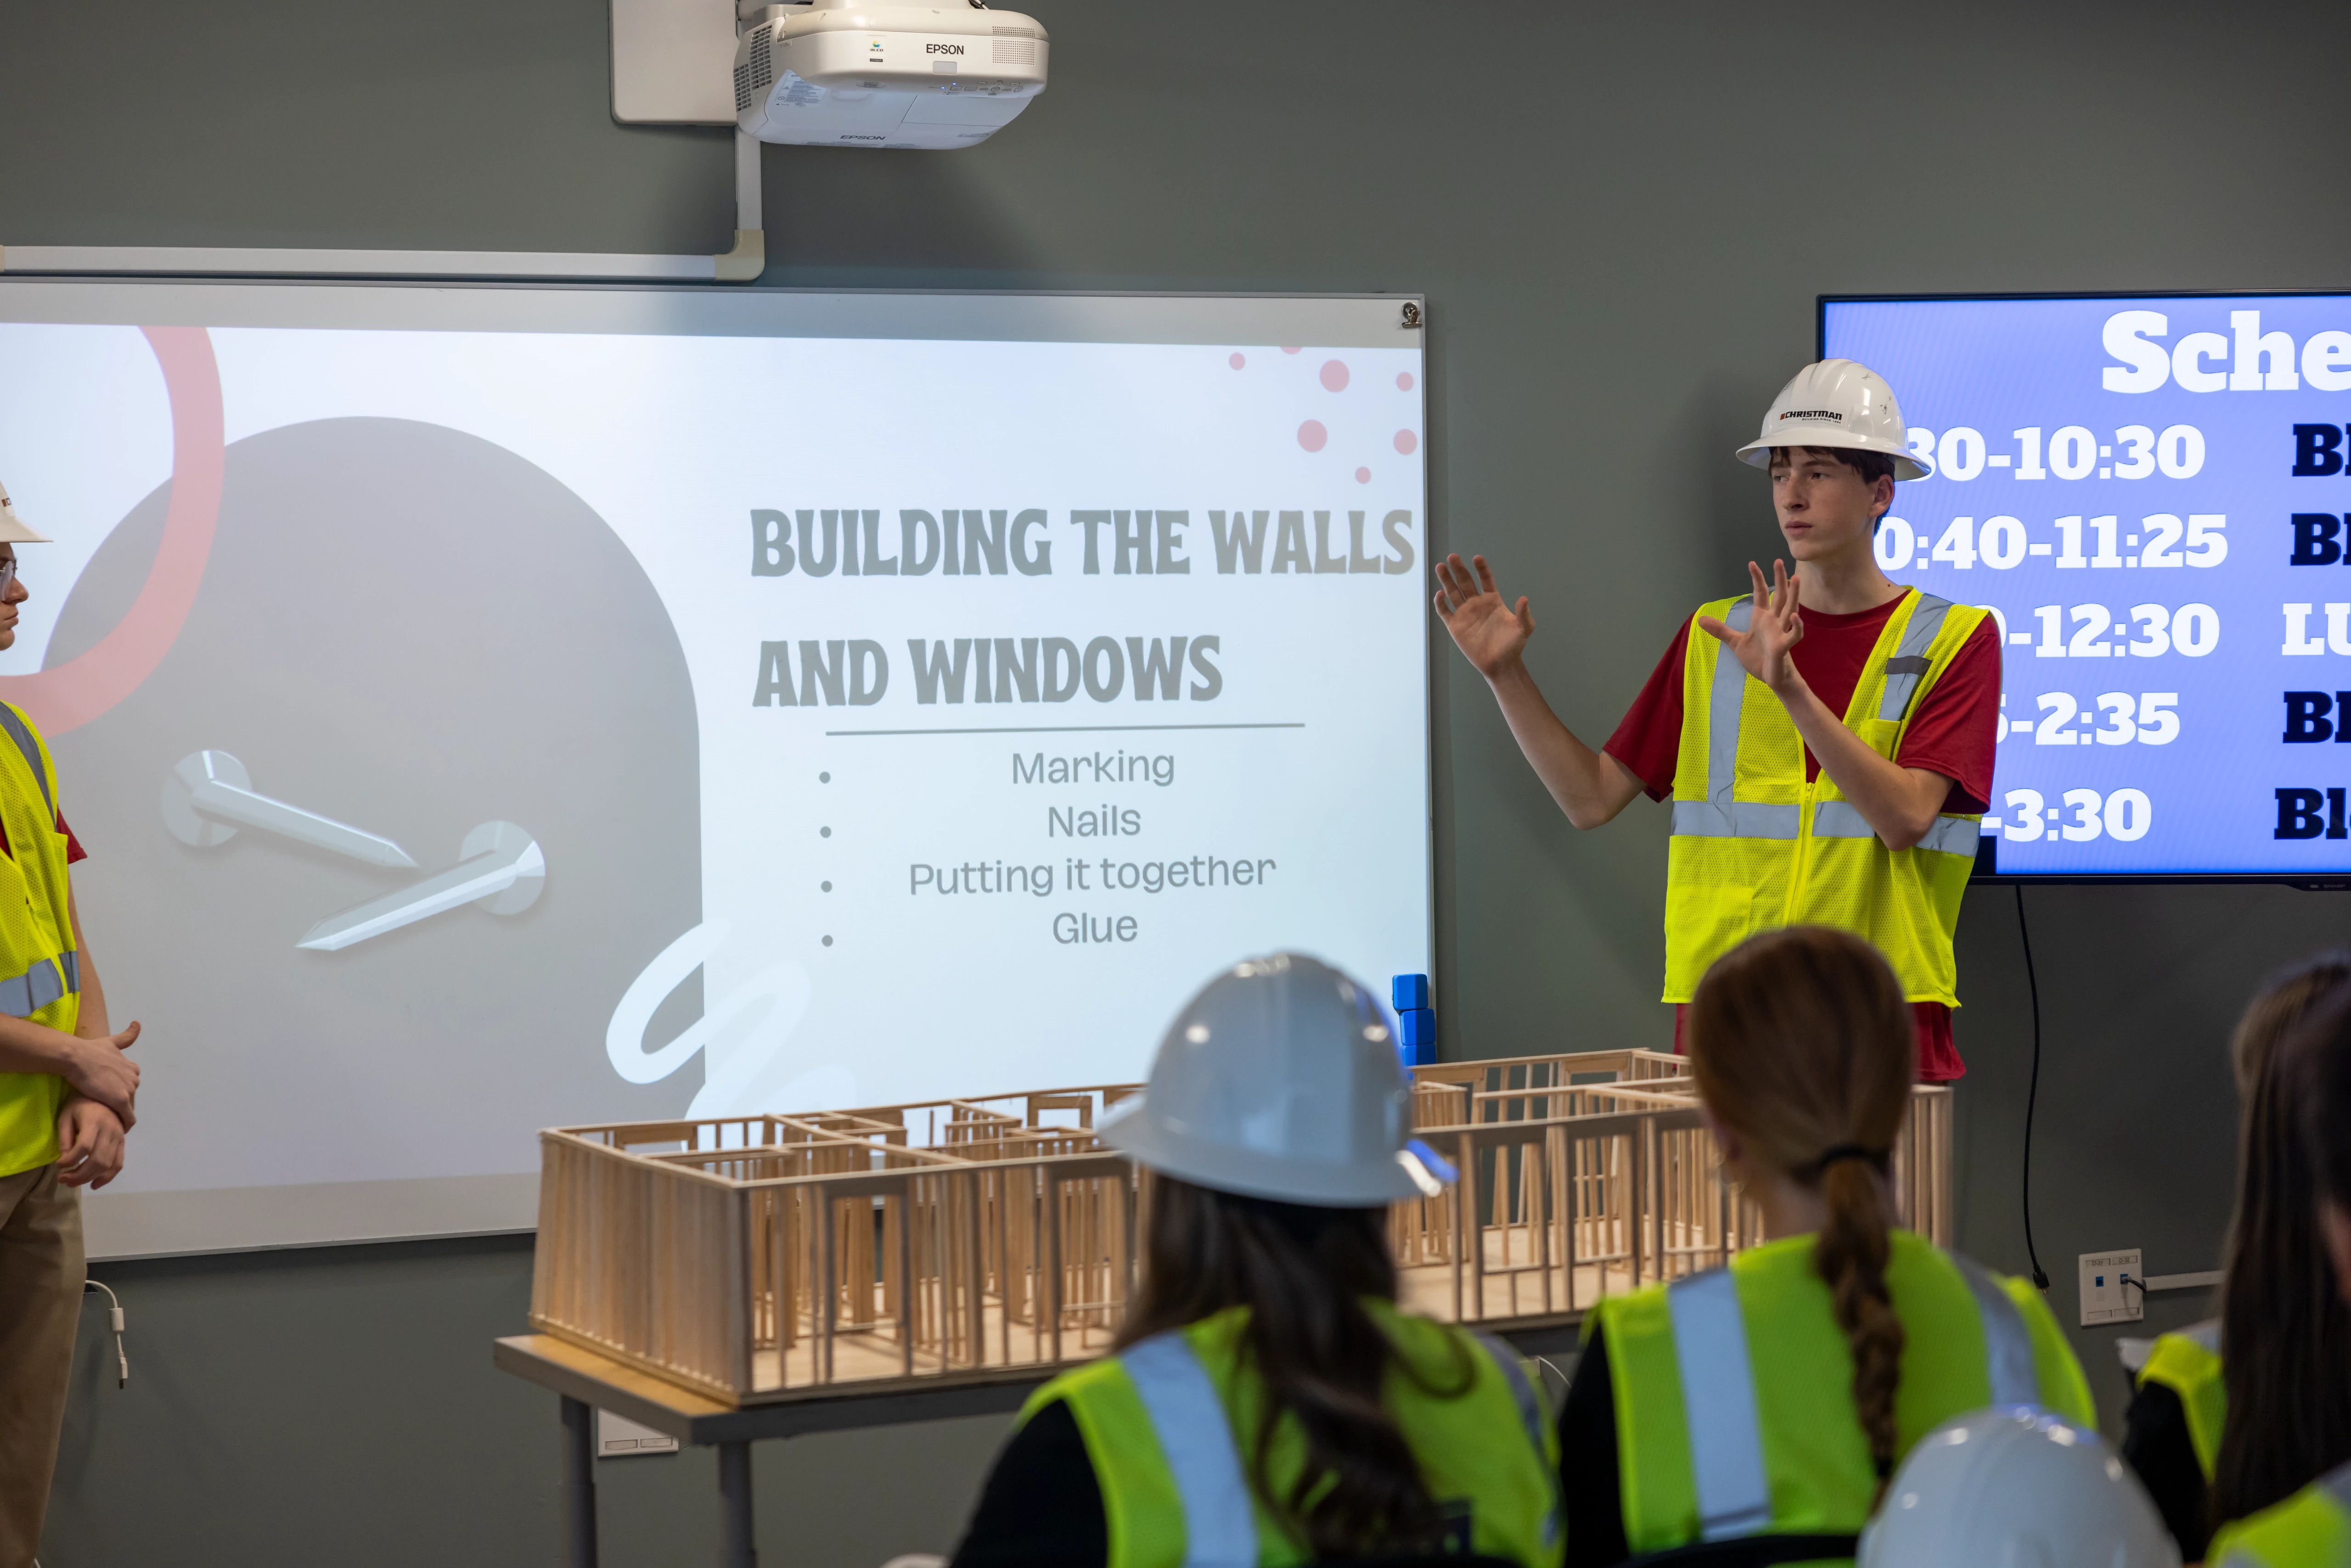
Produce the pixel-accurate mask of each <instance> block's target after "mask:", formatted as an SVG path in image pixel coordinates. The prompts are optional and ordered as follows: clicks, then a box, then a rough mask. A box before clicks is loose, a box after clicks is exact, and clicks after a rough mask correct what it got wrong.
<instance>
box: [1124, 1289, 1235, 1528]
mask: <svg viewBox="0 0 2351 1568" xmlns="http://www.w3.org/2000/svg"><path fill="white" fill-rule="evenodd" d="M1118 1359H1119V1364H1120V1365H1122V1366H1123V1367H1124V1368H1125V1369H1126V1375H1127V1378H1128V1380H1129V1381H1131V1382H1132V1383H1134V1391H1135V1392H1136V1393H1137V1394H1139V1395H1141V1396H1143V1408H1144V1411H1145V1412H1146V1413H1147V1414H1148V1415H1149V1416H1151V1427H1152V1430H1153V1431H1155V1432H1156V1433H1157V1434H1158V1436H1159V1450H1160V1452H1161V1453H1163V1454H1165V1456H1166V1458H1167V1469H1169V1470H1170V1471H1171V1472H1172V1473H1173V1474H1174V1475H1175V1491H1176V1495H1177V1496H1179V1497H1180V1498H1182V1499H1183V1501H1184V1568H1216V1565H1222V1568H1232V1565H1233V1564H1236V1563H1255V1562H1256V1561H1257V1516H1256V1514H1255V1512H1254V1511H1252V1510H1251V1508H1250V1506H1249V1482H1248V1480H1247V1479H1245V1478H1244V1477H1243V1476H1242V1474H1241V1456H1240V1450H1239V1448H1237V1447H1235V1446H1234V1443H1233V1430H1232V1423H1231V1422H1229V1421H1228V1420H1227V1419H1226V1418H1225V1407H1224V1405H1223V1404H1222V1403H1221V1402H1220V1401H1219V1400H1218V1399H1217V1385H1216V1384H1215V1383H1214V1382H1213V1381H1212V1380H1211V1379H1210V1378H1209V1376H1208V1372H1207V1368H1206V1367H1204V1366H1202V1365H1201V1364H1200V1358H1199V1357H1198V1356H1197V1355H1195V1354H1193V1353H1192V1346H1191V1343H1190V1342H1189V1341H1187V1340H1186V1339H1185V1337H1184V1334H1183V1332H1182V1331H1181V1330H1170V1331H1169V1332H1168V1333H1162V1334H1154V1335H1153V1336H1152V1337H1151V1338H1149V1339H1147V1340H1144V1342H1143V1343H1140V1344H1136V1345H1134V1346H1131V1347H1129V1348H1128V1349H1127V1350H1125V1351H1124V1352H1123V1353H1121V1354H1120V1355H1119V1358H1118Z"/></svg>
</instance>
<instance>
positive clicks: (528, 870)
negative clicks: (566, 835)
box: [296, 822, 547, 953]
mask: <svg viewBox="0 0 2351 1568" xmlns="http://www.w3.org/2000/svg"><path fill="white" fill-rule="evenodd" d="M457 853H458V855H459V857H460V859H459V861H458V863H457V864H456V865H455V866H454V867H452V868H451V869H449V870H447V871H444V872H443V873H441V874H440V875H438V876H433V877H427V878H426V879H425V880H424V881H423V882H420V883H416V885H414V886H413V887H407V888H402V890H401V891H399V892H398V893H392V894H385V895H384V896H383V897H381V898H378V899H373V900H371V901H370V902H368V903H366V904H360V905H359V906H358V907H357V908H355V909H346V910H344V911H343V912H342V913H341V914H340V915H329V916H327V918H326V919H324V920H321V921H320V922H319V924H318V925H314V926H312V927H311V928H310V934H309V935H308V936H305V937H303V938H302V940H301V941H300V942H298V943H297V944H296V946H300V947H307V948H309V949H311V950H312V951H314V952H322V953H335V952H340V951H341V950H342V949H343V948H345V947H349V946H353V945H354V944H356V943H360V942H364V941H366V940H368V939H369V938H370V937H371V936H382V935H383V934H384V933H386V932H388V931H397V930H399V929H400V928H401V927H402V926H403V925H415V924H416V923H417V922H418V921H420V920H429V919H431V918H432V917H433V916H434V915H440V914H443V913H444V912H446V911H448V910H452V909H456V908H460V907H462V906H463V905H465V904H480V905H481V906H482V907H483V908H485V909H486V910H488V911H489V912H490V913H491V914H493V915H519V914H521V913H522V912H523V911H524V910H526V909H528V908H529V907H530V906H531V905H532V904H536V903H538V895H539V894H540V893H542V892H543V891H545V889H546V887H547V856H546V854H545V852H542V851H541V850H540V849H539V847H538V840H536V839H534V838H532V837H531V836H530V834H529V833H528V832H527V831H524V830H523V829H521V828H518V827H517V826H516V825H515V824H514V823H512V822H484V823H483V824H482V825H481V826H480V827H478V828H475V830H474V831H472V832H470V833H467V834H466V835H465V844H464V845H463V846H462V847H461V848H460V849H459V850H458V852H457Z"/></svg>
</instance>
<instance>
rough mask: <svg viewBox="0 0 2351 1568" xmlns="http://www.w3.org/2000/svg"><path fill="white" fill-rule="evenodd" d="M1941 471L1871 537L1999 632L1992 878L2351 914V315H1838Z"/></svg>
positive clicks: (2015, 307)
mask: <svg viewBox="0 0 2351 1568" xmlns="http://www.w3.org/2000/svg"><path fill="white" fill-rule="evenodd" d="M1820 347H1821V352H1822V354H1823V357H1833V358H1842V359H1849V360H1857V361H1860V362H1862V363H1863V364H1865V365H1867V366H1869V367H1870V368H1871V369H1872V370H1875V371H1877V372H1878V373H1879V374H1881V375H1883V376H1884V377H1885V378H1886V381H1887V382H1890V383H1891V384H1892V386H1893V388H1894V393H1895V397H1896V400H1897V401H1898V402H1900V404H1901V407H1902V413H1903V416H1904V418H1905V419H1906V420H1907V422H1908V425H1909V440H1910V446H1911V450H1912V452H1913V454H1914V455H1917V458H1918V459H1919V461H1920V462H1921V463H1922V464H1923V465H1926V466H1927V467H1928V469H1930V470H1931V473H1930V476H1928V478H1925V479H1921V480H1916V481H1912V482H1910V483H1907V484H1904V485H1902V486H1898V488H1897V490H1896V496H1895V501H1894V507H1893V508H1892V510H1891V511H1890V512H1889V513H1888V514H1887V515H1886V519H1885V520H1884V522H1883V523H1882V524H1881V525H1880V527H1879V528H1878V532H1877V537H1876V550H1877V559H1878V562H1879V564H1880V565H1881V566H1882V567H1884V568H1885V570H1886V574H1887V575H1888V576H1890V577H1892V578H1893V579H1894V580H1896V581H1897V582H1903V583H1911V584H1916V585H1917V587H1919V588H1920V589H1923V590H1925V591H1928V592H1931V593H1935V594H1938V595H1940V596H1941V597H1943V598H1946V599H1949V600H1953V601H1957V602H1959V603H1964V604H1980V605H1983V606H1985V607H1987V608H1988V609H1990V610H1991V612H1993V615H1994V616H1995V617H1996V619H1997V623H1998V628H1999V633H2000V636H2001V644H2002V647H2001V652H2002V654H2003V676H2002V695H2001V719H2002V727H2001V740H2000V749H1999V767H1998V770H1997V773H1996V776H1995V778H1994V781H1993V787H1992V799H1991V808H1992V809H1991V811H1990V812H1988V813H1987V814H1986V815H1985V817H1984V821H1983V837H1982V840H1981V841H1980V845H1981V847H1980V852H1979V854H1978V856H1977V870H1978V874H1979V875H1994V876H1997V877H1999V878H2001V880H2008V879H2011V878H2049V879H2053V880H2064V879H2108V878H2126V877H2147V878H2156V879H2164V880H2189V879H2196V878H2208V877H2209V878H2227V879H2238V880H2246V879H2252V880H2264V881H2266V880H2278V881H2285V882H2294V883H2315V884H2320V885H2325V884H2327V883H2342V884H2344V885H2351V807H2346V791H2351V526H2347V525H2351V519H2346V512H2351V463H2346V458H2351V427H2346V421H2351V294H2258V295H2256V294H2222V295H2170V296H2160V297H2157V296H2137V295H2110V296H2098V295H2079V296H2067V297H2063V298H1823V300H1822V301H1821V314H1820Z"/></svg>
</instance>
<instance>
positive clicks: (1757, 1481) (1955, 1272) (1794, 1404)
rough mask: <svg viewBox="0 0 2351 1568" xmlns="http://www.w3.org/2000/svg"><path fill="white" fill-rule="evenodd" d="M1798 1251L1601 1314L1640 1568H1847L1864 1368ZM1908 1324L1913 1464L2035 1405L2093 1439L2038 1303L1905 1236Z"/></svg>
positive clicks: (1761, 1253)
mask: <svg viewBox="0 0 2351 1568" xmlns="http://www.w3.org/2000/svg"><path fill="white" fill-rule="evenodd" d="M1816 1242H1817V1239H1816V1238H1814V1237H1812V1236H1792V1237H1788V1238H1786V1239H1782V1240H1779V1241H1771V1242H1767V1243H1765V1244H1764V1245H1762V1246H1761V1247H1757V1248H1753V1249H1750V1250H1748V1251H1745V1252H1741V1253H1740V1254H1738V1255H1737V1256H1735V1257H1734V1258H1732V1259H1731V1260H1730V1264H1729V1267H1728V1268H1724V1269H1715V1270H1708V1271H1707V1272H1706V1273H1703V1274H1695V1275H1692V1276H1690V1277H1688V1278H1687V1279H1683V1280H1677V1281H1674V1282H1673V1283H1671V1284H1669V1285H1652V1286H1650V1287H1648V1288H1647V1289H1646V1290H1642V1291H1635V1292H1634V1293H1632V1294H1631V1295H1626V1296H1614V1297H1609V1298H1606V1299H1604V1300H1603V1301H1601V1302H1600V1303H1599V1306H1598V1309H1597V1310H1596V1311H1595V1312H1593V1316H1592V1318H1591V1319H1590V1320H1588V1321H1590V1322H1594V1323H1596V1324H1597V1325H1598V1326H1599V1328H1600V1330H1601V1332H1602V1333H1604V1335H1605V1336H1606V1344H1607V1352H1608V1374H1609V1385H1610V1392H1611V1393H1612V1395H1613V1396H1614V1401H1615V1406H1616V1461H1617V1474H1618V1477H1619V1488H1620V1507H1621V1511H1622V1513H1623V1516H1624V1521H1625V1542H1626V1543H1627V1544H1628V1545H1629V1546H1630V1547H1631V1548H1632V1551H1633V1554H1634V1555H1635V1556H1636V1557H1637V1556H1639V1555H1641V1554H1642V1553H1644V1552H1667V1551H1671V1550H1673V1549H1674V1548H1677V1547H1681V1546H1688V1545H1693V1544H1695V1543H1697V1542H1713V1541H1725V1540H1729V1539H1732V1538H1734V1537H1739V1536H1746V1535H1758V1534H1763V1533H1766V1532H1769V1533H1772V1534H1780V1535H1801V1536H1814V1537H1820V1538H1822V1556H1821V1558H1820V1559H1819V1560H1820V1561H1823V1562H1846V1561H1850V1558H1851V1554H1852V1550H1853V1549H1852V1547H1851V1546H1850V1545H1849V1544H1848V1545H1844V1546H1843V1547H1842V1549H1841V1550H1840V1549H1839V1547H1838V1545H1837V1543H1836V1541H1835V1539H1834V1538H1840V1537H1851V1536H1854V1535H1856V1534H1858V1533H1859V1531H1860V1530H1861V1527H1862V1524H1863V1523H1864V1521H1866V1520H1867V1519H1868V1517H1869V1506H1870V1502H1871V1500H1873V1499H1874V1498H1875V1497H1876V1491H1877V1471H1876V1468H1875V1467H1874V1466H1873V1465H1872V1464H1871V1462H1870V1457H1869V1439H1868V1437H1866V1436H1865V1434H1864V1433H1863V1431H1862V1427H1861V1418H1860V1416H1858V1415H1857V1414H1856V1413H1855V1409H1854V1406H1853V1353H1852V1351H1851V1349H1850V1348H1849V1347H1848V1345H1847V1343H1846V1342H1845V1337H1844V1331H1843V1330H1842V1329H1840V1328H1838V1327H1837V1324H1836V1316H1835V1310H1834V1305H1833V1304H1832V1302H1831V1301H1830V1297H1829V1288H1828V1286H1827V1285H1826V1283H1824V1282H1823V1281H1822V1279H1821V1277H1820V1274H1819V1272H1818V1270H1816V1269H1815V1268H1814V1266H1813V1250H1814V1247H1815V1245H1816ZM1886 1286H1887V1290H1888V1291H1889V1293H1890V1294H1891V1295H1892V1297H1893V1300H1894V1312H1895V1315H1896V1316H1897V1317H1899V1318H1900V1319H1901V1320H1902V1327H1903V1330H1904V1333H1905V1334H1906V1336H1907V1337H1906V1339H1905V1342H1904V1344H1903V1349H1902V1368H1901V1381H1900V1383H1899V1384H1898V1385H1897V1386H1896V1394H1895V1399H1894V1420H1895V1429H1896V1438H1897V1452H1896V1460H1897V1461H1898V1460H1899V1459H1900V1458H1901V1456H1902V1455H1903V1454H1906V1453H1907V1452H1908V1451H1909V1449H1910V1448H1911V1446H1912V1445H1913V1444H1915V1443H1917V1441H1918V1439H1919V1438H1920V1437H1924V1436H1926V1434H1927V1433H1928V1432H1929V1431H1931V1430H1932V1429H1933V1428H1935V1427H1938V1426H1939V1425H1941V1424H1942V1423H1943V1422H1945V1421H1948V1420H1949V1419H1950V1418H1951V1417H1953V1416H1963V1415H1966V1414H1967V1413H1968V1412H1970V1411H1972V1410H1980V1409H1984V1408H1986V1407H1989V1406H2008V1405H2037V1406H2043V1407H2045V1408H2047V1409H2050V1410H2053V1411H2054V1412H2056V1413H2057V1414H2058V1415H2060V1416H2064V1417H2065V1418H2066V1419H2067V1420H2070V1421H2074V1422H2077V1423H2079V1424H2081V1425H2083V1426H2085V1427H2086V1426H2090V1425H2092V1424H2093V1423H2094V1421H2095V1410H2094V1409H2093V1408H2092V1406H2091V1403H2090V1390H2089V1385H2088V1384H2087V1383H2086V1382H2085V1380H2084V1379H2083V1376H2082V1368H2081V1364H2079V1363H2078V1362H2076V1361H2075V1360H2074V1353H2073V1350H2072V1349H2071V1348H2070V1347H2069V1346H2068V1345H2067V1344H2066V1343H2065V1337H2064V1334H2063V1333H2061V1332H2059V1330H2058V1327H2057V1324H2056V1322H2055V1321H2054V1320H2053V1319H2052V1318H2051V1317H2050V1315H2049V1309H2048V1308H2047V1307H2046V1306H2044V1305H2043V1303H2042V1301H2041V1298H2040V1297H2039V1296H2038V1295H2036V1294H2035V1293H2034V1292H2033V1291H2032V1287H2031V1286H2030V1285H2027V1284H2025V1283H2024V1282H2023V1281H2021V1280H2003V1279H1999V1278H1996V1277H1995V1276H1993V1275H1991V1274H1990V1273H1987V1272H1986V1271H1985V1270H1982V1269H1980V1268H1979V1267H1978V1266H1977V1265H1976V1264H1974V1263H1972V1262H1970V1261H1969V1260H1967V1259H1965V1258H1962V1257H1959V1256H1957V1255H1956V1254H1952V1253H1948V1252H1944V1251H1942V1250H1940V1249H1938V1248H1937V1247H1936V1246H1935V1245H1934V1244H1933V1243H1931V1242H1928V1241H1927V1240H1924V1239H1921V1238H1919V1237H1917V1236H1915V1235H1913V1234H1911V1233H1910V1232H1908V1231H1907V1230H1897V1231H1896V1232H1894V1233H1893V1237H1892V1256H1891V1258H1890V1259H1889V1260H1888V1261H1887V1265H1886Z"/></svg>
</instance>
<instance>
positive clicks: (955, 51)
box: [923, 44, 963, 55]
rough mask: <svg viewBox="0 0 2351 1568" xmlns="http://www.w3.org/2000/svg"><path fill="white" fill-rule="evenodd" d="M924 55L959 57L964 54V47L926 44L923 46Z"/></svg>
mask: <svg viewBox="0 0 2351 1568" xmlns="http://www.w3.org/2000/svg"><path fill="white" fill-rule="evenodd" d="M923 53H925V54H926V55H959V54H961V53H963V46H962V45H961V44H925V45H924V46H923Z"/></svg>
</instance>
